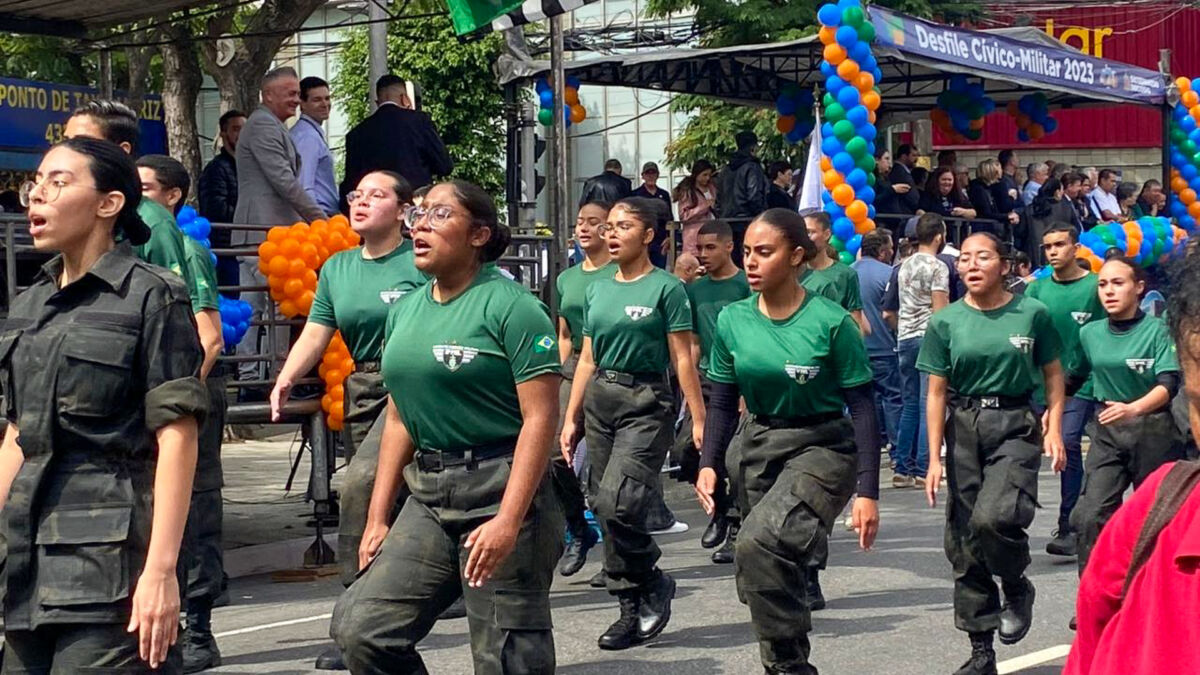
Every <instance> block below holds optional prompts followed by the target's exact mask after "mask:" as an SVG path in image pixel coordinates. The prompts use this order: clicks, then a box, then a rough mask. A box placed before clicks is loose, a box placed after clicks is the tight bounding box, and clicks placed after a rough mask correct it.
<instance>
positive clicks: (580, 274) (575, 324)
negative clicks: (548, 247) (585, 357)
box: [554, 263, 618, 351]
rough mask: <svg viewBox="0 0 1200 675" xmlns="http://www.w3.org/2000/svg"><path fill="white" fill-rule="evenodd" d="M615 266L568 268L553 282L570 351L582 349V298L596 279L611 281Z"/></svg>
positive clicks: (612, 264) (575, 266)
mask: <svg viewBox="0 0 1200 675" xmlns="http://www.w3.org/2000/svg"><path fill="white" fill-rule="evenodd" d="M617 269H618V268H617V265H616V264H615V263H608V264H607V265H605V266H604V267H599V268H597V269H594V270H591V271H589V270H585V269H583V264H582V263H581V264H579V265H574V266H572V267H568V268H567V269H565V270H563V271H562V274H559V275H558V279H557V280H556V281H555V282H554V283H555V285H556V287H557V288H558V315H559V316H560V317H562V319H563V320H564V321H566V322H567V330H569V331H571V349H574V350H575V351H579V350H580V349H582V348H583V298H584V293H586V292H587V289H588V286H591V285H592V282H593V281H595V280H597V279H611V278H612V275H614V274H616V273H617Z"/></svg>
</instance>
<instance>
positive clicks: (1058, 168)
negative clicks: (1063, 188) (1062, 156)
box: [1050, 162, 1071, 182]
mask: <svg viewBox="0 0 1200 675" xmlns="http://www.w3.org/2000/svg"><path fill="white" fill-rule="evenodd" d="M1070 172H1071V165H1069V164H1067V163H1066V162H1058V163H1057V164H1055V165H1054V167H1053V168H1051V169H1050V177H1051V178H1057V179H1058V180H1059V181H1060V182H1061V181H1062V177H1063V176H1065V175H1067V174H1068V173H1070Z"/></svg>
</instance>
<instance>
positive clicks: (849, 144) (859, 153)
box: [846, 136, 869, 161]
mask: <svg viewBox="0 0 1200 675" xmlns="http://www.w3.org/2000/svg"><path fill="white" fill-rule="evenodd" d="M846 152H848V153H850V156H851V157H853V158H854V159H855V161H858V160H859V159H860V158H862V157H867V156H869V155H867V141H866V139H864V138H863V137H862V136H855V137H854V138H851V139H850V140H848V141H846Z"/></svg>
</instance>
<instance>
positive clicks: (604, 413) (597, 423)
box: [560, 197, 704, 649]
mask: <svg viewBox="0 0 1200 675" xmlns="http://www.w3.org/2000/svg"><path fill="white" fill-rule="evenodd" d="M658 212H659V206H658V203H657V202H656V201H654V200H650V199H640V198H637V197H633V198H629V199H623V200H621V201H619V202H617V204H616V205H615V206H613V208H612V210H611V211H609V213H608V222H607V224H606V230H605V231H606V234H607V238H608V249H609V253H611V254H612V256H613V261H614V262H615V263H616V264H617V266H618V270H617V273H616V275H615V276H614V277H613V278H611V279H601V280H598V281H596V282H595V283H593V284H592V285H591V286H589V287H588V289H587V294H586V296H585V303H584V320H583V350H582V351H581V352H580V355H579V365H578V367H577V368H576V370H575V382H574V385H573V387H572V389H571V400H570V403H569V404H568V406H567V413H566V419H565V420H564V422H563V430H562V435H561V438H560V444H561V446H562V452H563V454H564V455H565V456H566V458H567V461H568V462H570V461H571V459H572V458H573V454H574V452H575V445H576V443H577V441H578V439H579V435H580V432H581V431H583V428H584V426H585V425H586V433H587V461H588V466H589V471H590V473H589V477H588V493H589V494H590V495H591V496H592V499H593V500H594V502H593V507H594V510H595V512H596V516H597V519H598V520H599V521H600V525H601V527H602V528H603V531H604V570H605V572H606V573H607V587H608V590H609V592H610V593H612V594H614V595H616V596H617V598H618V600H619V602H620V607H621V616H620V618H619V619H617V621H616V622H615V623H613V624H612V626H610V627H609V628H608V630H606V631H605V632H604V634H603V635H601V636H600V640H599V645H600V648H601V649H627V648H628V647H631V646H633V645H635V644H638V643H641V642H645V641H646V640H649V639H651V638H653V637H655V636H657V635H658V634H659V633H661V632H662V630H663V628H665V627H666V624H667V621H668V619H669V618H670V615H671V599H672V598H673V597H674V595H675V581H674V579H672V578H671V577H670V576H669V575H667V574H666V573H664V572H662V571H661V570H659V569H658V567H657V565H656V564H655V563H657V561H658V558H659V556H660V555H661V554H662V551H661V550H660V549H659V548H658V545H657V544H655V542H654V539H653V537H651V536H650V530H649V528H648V526H647V516H648V514H649V512H650V510H651V507H652V506H653V505H654V500H656V499H660V497H659V496H658V495H657V489H656V486H657V481H658V472H659V470H660V469H661V468H662V465H663V460H664V459H666V456H667V452H668V450H669V449H670V445H671V438H672V437H673V435H674V422H675V415H674V413H675V405H674V401H673V397H672V394H671V388H670V385H669V384H668V383H667V368H668V365H669V364H673V365H674V367H675V374H676V376H677V377H678V379H679V386H680V388H681V389H682V390H683V395H684V398H685V400H686V401H687V406H688V408H689V409H690V410H691V413H692V420H693V422H692V430H693V433H694V434H695V439H696V443H697V444H699V443H700V442H701V440H702V439H703V434H704V400H703V399H702V397H701V394H700V379H699V377H698V375H697V374H696V364H695V362H694V361H693V360H692V313H691V309H690V307H689V303H688V298H687V292H686V291H685V290H684V287H683V282H681V281H680V280H679V279H677V278H675V277H674V276H672V275H671V274H670V273H669V272H666V271H664V270H661V269H658V268H657V267H655V266H654V265H653V264H652V263H651V262H650V257H649V250H648V247H649V246H650V244H651V242H653V241H654V228H655V223H657V221H658ZM585 413H586V414H585Z"/></svg>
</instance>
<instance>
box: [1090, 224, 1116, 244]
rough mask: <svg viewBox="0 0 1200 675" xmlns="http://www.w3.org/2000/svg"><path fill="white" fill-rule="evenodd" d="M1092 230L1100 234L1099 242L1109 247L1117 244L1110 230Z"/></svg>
mask: <svg viewBox="0 0 1200 675" xmlns="http://www.w3.org/2000/svg"><path fill="white" fill-rule="evenodd" d="M1092 229H1094V230H1095V231H1097V232H1099V233H1100V241H1102V242H1104V243H1106V244H1108V245H1109V246H1112V245H1113V244H1115V243H1117V238H1116V236H1114V235H1113V233H1112V230H1110V229H1108V228H1107V227H1096V228H1092Z"/></svg>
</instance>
